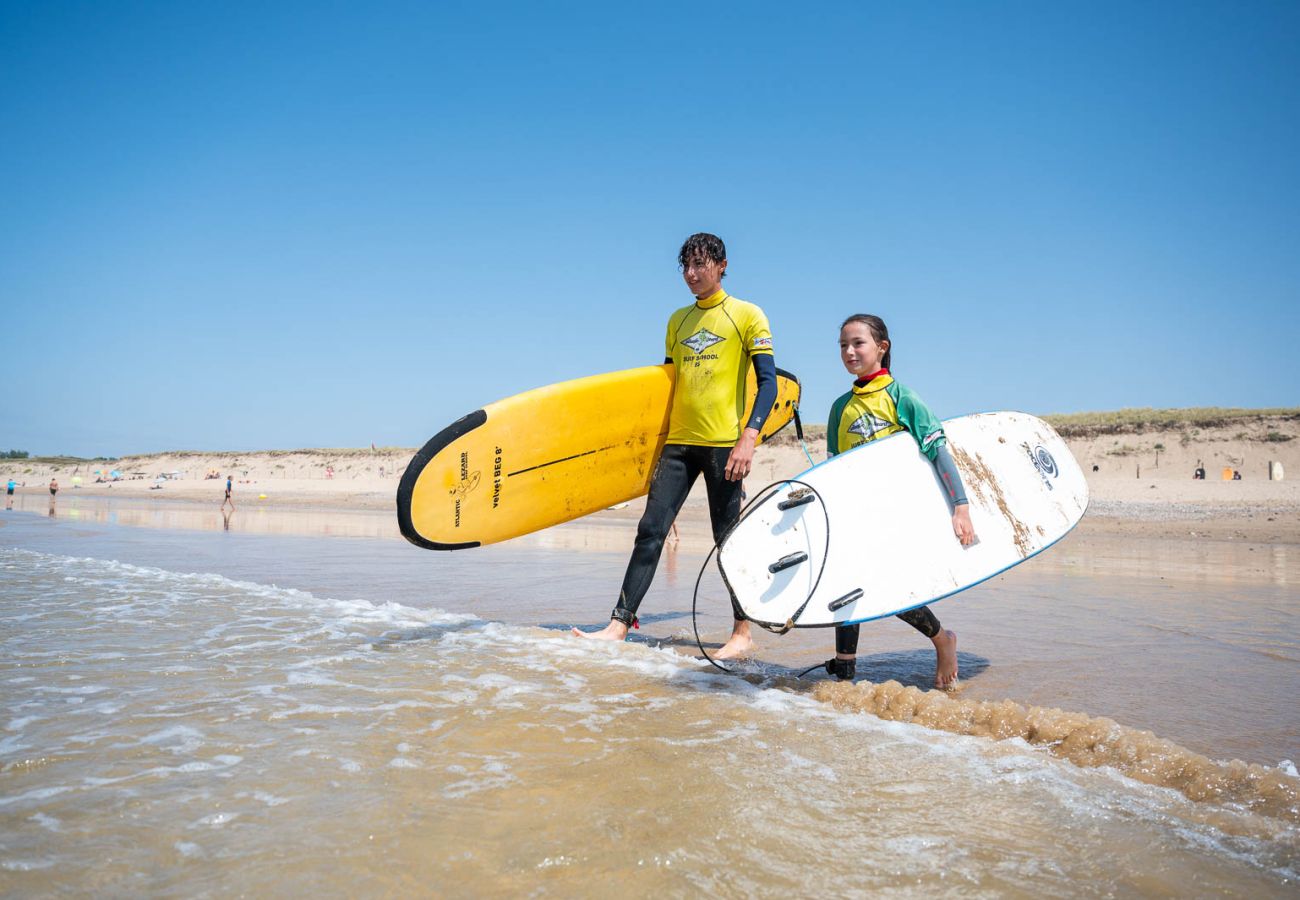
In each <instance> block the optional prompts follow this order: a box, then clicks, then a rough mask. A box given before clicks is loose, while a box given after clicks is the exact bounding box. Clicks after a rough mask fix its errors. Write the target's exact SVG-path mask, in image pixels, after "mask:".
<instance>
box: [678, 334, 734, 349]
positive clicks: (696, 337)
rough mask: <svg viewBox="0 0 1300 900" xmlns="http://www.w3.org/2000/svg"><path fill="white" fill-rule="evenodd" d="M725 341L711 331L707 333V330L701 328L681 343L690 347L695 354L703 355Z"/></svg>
mask: <svg viewBox="0 0 1300 900" xmlns="http://www.w3.org/2000/svg"><path fill="white" fill-rule="evenodd" d="M725 340H726V338H724V337H719V336H718V335H716V334H714V333H713V332H712V331H709V329H707V328H701V329H700V330H699V331H697V332H695V334H693V335H691V336H690V337H688V338H687V339H686V340H684V341H682V343H683V344H685V345H686V346H687V347H690V348H691V349H692V350H694V351H695V352H696V353H703V352H704V351H705V350H708V349H709V348H710V347H712V346H713V345H714V344H719V343H721V342H723V341H725Z"/></svg>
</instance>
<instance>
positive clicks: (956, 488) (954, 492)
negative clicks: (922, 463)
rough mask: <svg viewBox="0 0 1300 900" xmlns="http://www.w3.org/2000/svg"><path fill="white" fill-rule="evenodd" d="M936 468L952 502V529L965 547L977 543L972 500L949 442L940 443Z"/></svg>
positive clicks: (934, 461) (934, 460) (935, 462)
mask: <svg viewBox="0 0 1300 900" xmlns="http://www.w3.org/2000/svg"><path fill="white" fill-rule="evenodd" d="M931 462H933V463H934V470H935V471H936V472H938V473H939V480H940V481H942V482H943V486H944V488H945V489H946V490H947V491H948V501H949V502H950V503H952V531H953V534H955V535H957V540H959V541H961V545H962V546H963V547H969V546H970V545H971V544H973V543H975V526H974V525H972V524H971V520H970V502H969V501H968V500H967V499H966V489H965V487H964V486H963V485H962V483H961V475H960V474H959V473H958V472H957V465H956V463H954V462H953V461H952V454H951V453H949V452H948V442H947V441H946V440H945V441H944V442H943V443H942V444H940V445H939V447H938V450H937V451H936V452H935V454H934V459H933V460H931Z"/></svg>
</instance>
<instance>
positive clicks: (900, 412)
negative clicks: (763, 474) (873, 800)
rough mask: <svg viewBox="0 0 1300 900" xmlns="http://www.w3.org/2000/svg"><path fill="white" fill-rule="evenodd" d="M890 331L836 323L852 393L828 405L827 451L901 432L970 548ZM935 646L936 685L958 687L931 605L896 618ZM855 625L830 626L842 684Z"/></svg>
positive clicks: (855, 321) (831, 663)
mask: <svg viewBox="0 0 1300 900" xmlns="http://www.w3.org/2000/svg"><path fill="white" fill-rule="evenodd" d="M890 348H891V341H890V340H889V329H888V328H887V327H886V326H885V323H884V321H883V320H882V319H881V318H880V317H879V316H867V315H855V316H849V317H848V318H847V319H845V320H844V324H843V325H841V326H840V361H841V362H842V363H844V368H846V369H848V370H849V372H850V373H851V374H852V375H854V376H855V378H856V380H855V381H854V382H853V388H852V390H850V391H849V392H848V393H847V394H844V395H843V396H842V397H840V398H839V399H838V400H836V401H835V403H834V404H833V405H832V406H831V414H830V420H829V422H828V423H827V425H826V453H827V456H828V457H829V456H835V455H836V454H837V453H843V452H844V451H845V450H850V449H852V448H854V447H857V446H860V445H861V444H866V443H868V442H870V441H875V440H879V439H880V438H883V437H888V436H889V435H891V434H897V433H898V432H900V431H906V432H907V433H909V434H910V435H912V437H913V439H915V441H916V443H917V446H919V447H920V448H921V452H922V453H923V454H925V456H926V458H927V459H929V460H930V463H931V465H933V466H934V470H935V473H936V474H937V475H938V476H939V481H940V483H941V484H942V485H943V487H944V490H945V492H946V493H947V495H948V497H947V499H948V502H949V503H950V504H951V505H952V531H953V534H954V535H955V536H956V538H957V541H958V542H959V543H960V544H961V545H962V546H963V547H969V546H970V545H971V544H973V543H975V527H974V526H973V525H972V524H971V520H970V506H969V504H968V503H967V500H966V491H965V488H963V487H962V483H961V475H960V474H958V472H957V466H956V464H955V463H954V462H953V459H952V454H951V453H950V452H949V451H948V438H947V436H946V435H945V434H944V432H943V425H942V424H941V423H940V422H939V420H938V419H937V418H936V417H935V415H934V413H932V412H930V410H929V408H928V407H927V406H926V405H925V404H924V403H922V402H921V398H920V397H918V396H916V394H914V393H912V391H911V390H910V389H908V388H906V387H904V386H903V385H901V384H899V383H898V382H897V381H895V380H894V377H893V376H892V375H890V374H889V362H890V358H889V354H890ZM888 522H889V510H887V509H882V510H880V511H879V512H878V513H876V514H875V524H876V525H877V526H878V527H888ZM898 618H900V619H902V620H903V621H904V622H906V623H907V624H908V625H911V626H912V627H913V628H915V629H916V630H917V631H919V632H921V634H923V635H925V636H926V637H928V638H929V639H930V642H931V643H933V644H934V651H935V654H936V657H937V658H936V661H935V667H934V686H935V687H937V688H941V689H942V688H947V687H951V686H953V685H954V684H956V682H957V635H955V634H953V633H952V632H951V631H946V630H944V628H943V626H941V625H940V624H939V620H938V619H937V618H936V617H935V615H934V613H932V612H931V611H930V607H928V606H919V607H917V608H916V609H910V610H908V611H907V612H902V613H899V614H898ZM860 628H861V626H859V625H841V626H839V627H837V628H836V629H835V657H834V658H833V659H828V660H827V661H826V671H827V672H829V673H830V674H831V675H834V676H835V677H836V678H838V679H840V680H841V681H852V680H853V676H854V675H855V674H856V669H857V659H856V658H857V654H858V632H859V630H860Z"/></svg>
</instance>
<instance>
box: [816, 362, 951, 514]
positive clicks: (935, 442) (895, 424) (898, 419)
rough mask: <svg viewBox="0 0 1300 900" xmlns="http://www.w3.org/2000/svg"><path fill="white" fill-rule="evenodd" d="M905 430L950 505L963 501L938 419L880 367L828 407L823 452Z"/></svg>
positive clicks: (910, 391) (832, 451)
mask: <svg viewBox="0 0 1300 900" xmlns="http://www.w3.org/2000/svg"><path fill="white" fill-rule="evenodd" d="M900 431H906V432H908V433H909V434H911V435H912V437H913V438H915V439H916V443H917V445H918V446H919V447H920V448H921V452H922V453H924V454H925V456H926V458H928V459H929V460H930V462H931V463H932V464H933V465H934V467H935V470H936V471H937V472H938V473H939V477H940V479H941V480H942V481H943V485H944V488H945V489H946V490H947V492H948V499H949V500H950V501H952V502H953V503H954V504H962V503H965V502H966V492H965V489H964V488H963V486H962V483H961V476H960V475H959V474H958V473H957V467H956V465H955V464H954V463H953V460H952V454H950V453H949V452H948V448H947V443H948V436H947V435H946V434H944V431H943V423H942V422H940V421H939V419H938V418H937V417H936V416H935V414H934V413H932V412H930V408H929V407H928V406H926V405H925V403H924V402H922V400H921V398H920V397H918V396H916V394H915V393H913V392H912V390H911V389H910V388H907V387H904V386H903V385H901V384H899V383H898V382H897V381H895V380H894V378H893V376H892V375H890V374H889V370H888V369H881V370H880V371H878V372H875V373H873V374H872V375H870V376H868V377H867V380H866V383H865V384H864V383H863V382H862V379H859V380H858V381H855V382H854V383H853V390H851V391H849V392H848V393H847V394H845V395H844V396H842V397H840V398H839V399H838V400H836V401H835V402H834V403H833V404H832V405H831V415H830V419H829V420H828V421H827V423H826V452H827V453H828V454H830V455H831V456H834V455H836V454H837V453H843V452H844V451H845V450H852V449H853V448H854V447H858V446H861V445H862V444H866V443H869V442H870V441H878V440H880V439H881V438H883V437H888V436H889V435H891V434H897V433H898V432H900Z"/></svg>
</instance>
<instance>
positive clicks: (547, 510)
mask: <svg viewBox="0 0 1300 900" xmlns="http://www.w3.org/2000/svg"><path fill="white" fill-rule="evenodd" d="M672 391H673V367H672V366H670V365H662V366H645V367H643V368H640V369H626V370H624V371H622V372H609V373H607V374H604V375H593V376H591V377H589V378H579V379H577V380H575V381H565V382H561V383H560V384H552V385H549V386H547V387H542V388H537V389H536V390H532V391H525V392H524V393H522V394H516V395H515V396H513V397H507V398H506V399H504V400H498V401H497V402H496V403H489V404H488V405H487V406H485V407H483V408H482V409H479V410H475V411H474V412H472V413H470V414H469V415H467V416H465V417H463V418H461V419H459V420H458V421H456V422H453V423H452V424H451V425H449V426H447V427H446V428H444V429H443V430H442V431H440V432H438V434H436V435H434V437H433V438H432V439H430V441H429V442H428V443H427V444H425V445H424V447H423V448H421V450H420V452H419V453H417V454H415V456H414V457H413V458H412V459H411V462H410V464H409V465H408V466H407V467H406V472H405V473H404V474H403V475H402V481H401V484H400V485H399V486H398V488H397V522H398V525H399V526H400V527H401V530H402V535H403V536H404V537H405V538H406V539H407V540H408V541H410V542H411V543H413V544H416V545H418V546H420V547H427V548H429V549H430V550H461V549H464V548H467V547H477V546H479V545H481V544H493V543H496V542H497V541H504V540H508V539H510V538H512V537H518V536H520V535H522V534H529V533H530V532H533V531H539V530H540V529H543V528H547V527H549V526H551V525H558V524H559V523H561V522H567V521H569V520H570V519H576V518H578V517H579V516H585V515H587V514H588V513H592V512H596V511H597V510H601V509H605V508H606V507H609V506H613V505H614V504H616V503H623V502H626V501H628V500H632V499H635V498H636V497H640V496H642V495H644V494H645V493H646V492H647V491H649V490H650V478H651V475H652V474H653V473H654V465H655V461H656V460H657V459H658V458H659V451H660V450H661V449H662V448H663V445H664V438H665V437H667V434H668V413H669V404H670V402H671V399H672ZM755 391H756V387H755V379H754V372H753V370H752V369H751V370H750V373H749V407H750V408H752V407H753V404H754V394H755ZM798 407H799V379H797V378H796V377H795V376H794V375H791V374H790V373H789V372H786V371H783V370H781V369H777V399H776V403H775V404H774V405H773V407H772V414H771V415H770V416H768V418H767V422H766V423H765V424H764V425H763V430H762V432H761V434H760V435H759V442H760V443H761V442H762V441H764V440H766V439H767V438H769V437H771V436H772V435H773V434H776V432H778V431H780V430H781V429H782V428H784V427H785V426H786V425H787V424H789V423H790V421H791V420H792V419H794V418H795V414H796V412H797V411H798ZM749 414H750V409H746V411H745V415H744V417H743V418H742V421H744V420H745V419H748V417H749Z"/></svg>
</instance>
